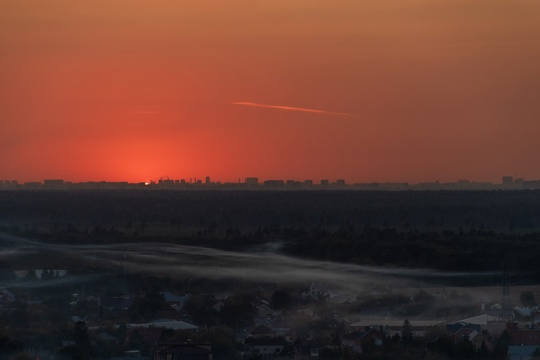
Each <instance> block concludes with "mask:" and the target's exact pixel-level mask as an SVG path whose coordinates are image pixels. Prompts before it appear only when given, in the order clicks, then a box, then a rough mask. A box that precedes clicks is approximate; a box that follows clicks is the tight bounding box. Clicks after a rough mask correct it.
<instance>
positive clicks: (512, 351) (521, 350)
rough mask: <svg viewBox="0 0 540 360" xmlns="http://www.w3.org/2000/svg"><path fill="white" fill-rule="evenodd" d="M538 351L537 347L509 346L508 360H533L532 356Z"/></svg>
mask: <svg viewBox="0 0 540 360" xmlns="http://www.w3.org/2000/svg"><path fill="white" fill-rule="evenodd" d="M537 349H538V346H536V345H510V346H508V357H507V359H508V360H531V359H532V358H533V357H532V354H533V353H534V352H535V351H536V350H537Z"/></svg>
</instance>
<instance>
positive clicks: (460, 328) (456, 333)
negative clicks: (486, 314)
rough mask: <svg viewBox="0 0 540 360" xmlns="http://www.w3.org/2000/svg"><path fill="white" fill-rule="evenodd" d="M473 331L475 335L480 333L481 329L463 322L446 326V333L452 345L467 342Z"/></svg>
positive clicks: (478, 326)
mask: <svg viewBox="0 0 540 360" xmlns="http://www.w3.org/2000/svg"><path fill="white" fill-rule="evenodd" d="M475 331H476V332H477V333H479V332H481V331H482V327H481V326H480V325H478V324H469V323H465V322H457V323H454V324H448V325H446V332H447V333H448V335H450V338H451V340H452V343H454V344H457V343H459V342H462V341H464V340H469V336H470V335H471V334H472V333H473V332H475Z"/></svg>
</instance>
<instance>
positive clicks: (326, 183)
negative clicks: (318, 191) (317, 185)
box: [321, 179, 330, 186]
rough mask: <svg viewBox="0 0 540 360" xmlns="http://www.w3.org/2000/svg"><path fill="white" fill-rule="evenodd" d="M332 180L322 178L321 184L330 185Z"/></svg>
mask: <svg viewBox="0 0 540 360" xmlns="http://www.w3.org/2000/svg"><path fill="white" fill-rule="evenodd" d="M329 184H330V182H329V181H328V180H326V179H323V180H321V186H328V185H329Z"/></svg>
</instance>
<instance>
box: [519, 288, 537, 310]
mask: <svg viewBox="0 0 540 360" xmlns="http://www.w3.org/2000/svg"><path fill="white" fill-rule="evenodd" d="M519 301H521V305H523V306H526V307H533V306H535V305H536V299H535V298H534V294H533V292H532V291H522V292H521V295H520V296H519Z"/></svg>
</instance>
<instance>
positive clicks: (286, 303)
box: [271, 290, 292, 309]
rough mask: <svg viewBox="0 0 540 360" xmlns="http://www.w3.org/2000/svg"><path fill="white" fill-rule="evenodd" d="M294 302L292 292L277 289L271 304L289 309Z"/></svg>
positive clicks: (274, 306) (277, 307)
mask: <svg viewBox="0 0 540 360" xmlns="http://www.w3.org/2000/svg"><path fill="white" fill-rule="evenodd" d="M291 304H292V297H291V294H290V293H289V292H287V291H284V290H276V291H275V292H274V294H273V295H272V300H271V305H272V307H273V308H274V309H289V308H290V307H291Z"/></svg>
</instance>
